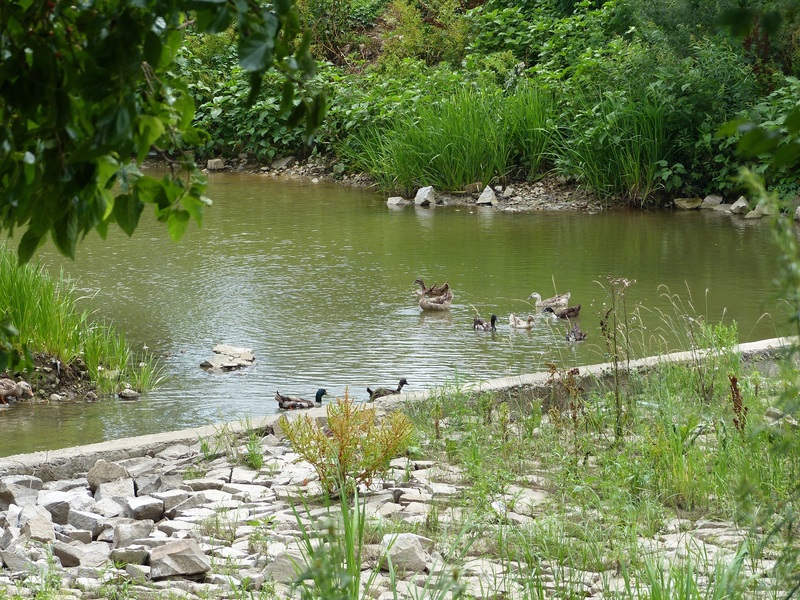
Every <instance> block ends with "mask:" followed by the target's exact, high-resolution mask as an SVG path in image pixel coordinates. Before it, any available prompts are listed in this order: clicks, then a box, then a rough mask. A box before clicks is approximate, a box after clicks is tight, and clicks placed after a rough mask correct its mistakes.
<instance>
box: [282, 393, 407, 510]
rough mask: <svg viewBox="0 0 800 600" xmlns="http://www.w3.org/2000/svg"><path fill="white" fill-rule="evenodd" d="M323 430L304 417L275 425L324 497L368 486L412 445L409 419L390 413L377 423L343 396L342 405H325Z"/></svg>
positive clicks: (372, 411) (368, 411)
mask: <svg viewBox="0 0 800 600" xmlns="http://www.w3.org/2000/svg"><path fill="white" fill-rule="evenodd" d="M327 412H328V423H327V428H326V429H323V428H322V427H321V426H320V425H319V423H317V421H315V420H313V419H311V417H309V416H308V415H301V416H299V417H298V418H297V419H295V420H293V421H290V420H289V419H287V418H286V417H285V416H284V417H282V418H281V420H280V424H281V427H282V428H283V430H284V431H285V432H286V437H287V438H289V441H290V442H291V443H292V447H293V448H294V450H295V451H296V452H297V453H298V454H300V455H301V456H302V457H303V458H304V459H305V460H307V461H308V462H310V463H311V465H312V466H313V467H314V469H315V470H316V471H317V474H318V475H319V478H320V482H321V483H322V485H323V486H324V487H325V490H326V491H327V492H328V493H329V494H334V493H336V492H337V491H339V489H340V485H339V482H343V481H344V482H347V489H348V490H353V489H354V488H355V485H356V484H359V483H366V484H369V482H371V480H372V478H373V477H374V476H375V474H376V473H378V472H379V471H381V470H384V469H386V467H388V464H389V461H390V460H391V459H392V458H394V457H395V456H398V455H399V454H401V453H402V452H404V451H405V449H406V448H407V447H408V445H409V444H410V443H411V439H412V427H411V422H410V421H409V419H408V417H406V416H405V415H404V414H403V413H401V412H393V413H391V414H390V415H388V416H387V417H385V418H384V419H383V420H381V421H380V422H379V421H378V419H377V415H376V411H375V409H374V408H366V407H363V406H358V405H356V404H355V402H353V400H352V399H351V398H349V397H348V395H347V393H345V397H344V398H343V399H337V401H336V402H332V403H330V404H328V408H327Z"/></svg>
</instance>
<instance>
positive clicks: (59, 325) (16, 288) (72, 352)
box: [0, 246, 163, 393]
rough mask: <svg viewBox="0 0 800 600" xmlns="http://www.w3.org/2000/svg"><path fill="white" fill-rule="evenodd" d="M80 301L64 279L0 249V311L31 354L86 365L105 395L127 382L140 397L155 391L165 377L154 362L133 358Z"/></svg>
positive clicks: (121, 337)
mask: <svg viewBox="0 0 800 600" xmlns="http://www.w3.org/2000/svg"><path fill="white" fill-rule="evenodd" d="M77 300H78V298H77V297H76V295H75V286H74V284H73V283H71V282H70V281H69V280H67V279H66V278H65V277H64V275H63V273H62V275H61V276H60V277H59V279H58V280H55V279H53V278H52V277H50V275H49V274H47V273H46V272H45V271H44V270H43V269H42V268H41V266H39V265H18V264H17V258H16V255H15V254H14V253H13V252H11V251H9V250H7V249H6V247H5V246H0V311H2V312H3V313H4V314H5V316H7V317H9V318H10V319H11V320H12V321H13V323H14V325H15V326H16V327H17V329H19V339H20V341H21V342H22V343H24V344H26V345H27V347H28V349H29V350H30V351H31V352H32V353H34V354H36V353H40V354H46V355H50V356H52V357H54V358H56V359H58V360H60V361H61V362H62V364H64V365H71V364H73V363H75V362H76V361H77V360H78V359H79V358H80V359H82V360H83V362H84V364H85V366H86V369H87V371H88V373H89V376H90V377H91V379H92V381H93V382H94V383H95V385H96V387H97V389H98V391H100V392H101V393H107V392H114V391H116V390H117V388H118V387H119V386H122V385H124V383H126V382H127V383H130V384H131V385H132V386H133V387H134V388H135V389H138V390H139V391H147V390H148V389H152V388H154V387H156V386H157V385H158V384H159V383H160V382H161V380H162V379H163V376H162V375H161V372H160V368H159V366H158V364H157V362H156V361H154V360H153V358H152V356H149V355H145V356H139V357H137V356H134V353H133V352H132V351H131V348H130V346H129V345H128V344H127V342H126V341H125V336H124V335H123V334H122V333H121V332H119V331H118V330H117V329H116V328H115V327H113V326H112V325H108V324H105V323H102V322H99V321H96V320H94V319H92V314H91V313H90V312H89V311H86V310H80V309H79V308H78V306H77Z"/></svg>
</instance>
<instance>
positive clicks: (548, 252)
mask: <svg viewBox="0 0 800 600" xmlns="http://www.w3.org/2000/svg"><path fill="white" fill-rule="evenodd" d="M209 195H210V196H211V197H212V198H213V199H214V206H213V207H212V208H210V209H209V210H208V211H207V213H206V218H205V222H204V224H203V227H202V228H200V229H198V228H197V227H194V226H192V227H190V229H189V231H188V233H187V234H186V236H185V237H184V239H183V240H182V241H181V242H179V243H173V242H172V241H170V239H169V237H168V235H167V232H166V228H165V227H164V226H163V225H162V224H158V223H155V222H154V221H153V220H152V219H149V218H148V219H145V218H143V220H142V223H141V225H140V227H139V229H138V230H137V232H136V234H135V235H134V236H133V238H131V239H129V238H127V237H126V236H125V235H124V234H122V233H117V232H114V233H112V234H110V235H109V237H108V239H107V240H105V241H103V240H100V239H99V237H98V236H96V235H93V236H89V237H88V238H87V239H86V240H85V241H84V242H83V243H82V244H81V246H80V248H79V256H78V259H77V260H76V261H75V262H70V261H68V260H64V259H62V258H60V257H59V256H57V255H55V254H54V253H53V252H46V253H45V255H44V258H45V263H46V264H47V265H48V268H50V269H52V271H53V272H54V273H56V274H57V273H58V270H59V269H61V268H62V267H63V268H64V269H65V271H66V272H68V273H69V274H70V276H71V277H73V278H75V279H76V280H77V282H78V288H79V290H80V293H81V294H82V295H84V296H86V299H85V300H82V302H84V303H85V306H88V307H90V308H92V309H93V310H95V311H96V314H97V315H98V316H99V317H103V318H106V319H110V320H112V321H113V322H114V323H115V324H116V325H117V326H118V327H119V328H120V329H121V330H122V331H124V332H125V334H126V336H127V337H128V339H129V341H131V342H132V344H133V345H134V347H136V348H141V347H142V346H144V345H147V347H148V348H149V349H150V350H151V351H155V352H157V353H158V354H163V355H165V356H166V357H165V358H163V359H162V364H163V367H164V369H165V372H166V373H167V374H168V379H167V382H166V384H165V385H164V386H163V387H162V388H161V389H159V390H157V391H154V392H152V393H150V394H147V395H146V396H144V397H142V398H141V399H140V400H138V401H135V402H123V401H119V400H116V399H103V400H101V401H99V402H95V403H90V404H89V403H83V402H80V403H62V404H56V403H51V404H49V405H41V406H22V405H16V406H14V407H13V408H11V409H4V410H2V411H0V421H2V427H3V433H4V435H3V436H2V439H1V440H0V456H7V455H10V454H15V453H20V452H30V451H34V450H42V449H52V448H58V447H64V446H71V445H76V444H86V443H92V442H98V441H103V440H108V439H115V438H120V437H127V436H132V435H139V434H145V433H154V432H159V431H167V430H173V429H180V428H186V427H193V426H199V425H205V424H209V423H215V422H222V421H227V420H236V419H239V418H245V417H247V416H260V415H264V414H270V413H273V412H275V411H276V406H275V402H274V400H273V396H274V394H275V391H276V390H280V391H281V392H282V393H288V394H293V395H301V396H305V397H312V396H313V393H314V391H315V390H316V389H317V388H318V387H326V388H327V389H328V391H329V392H331V393H333V394H336V395H338V396H341V395H343V394H344V392H345V390H349V393H350V394H351V396H354V397H355V398H357V399H359V400H365V399H366V397H367V395H366V390H365V388H366V386H375V385H384V386H385V385H391V386H394V385H396V383H397V381H398V379H399V378H400V377H406V378H407V379H408V381H409V383H410V387H409V388H408V389H409V391H414V390H424V389H428V388H431V387H434V386H440V385H443V384H447V383H454V382H457V381H458V382H470V381H478V380H484V379H490V378H495V377H500V376H507V375H514V374H520V373H527V372H532V371H537V370H540V369H541V368H542V366H543V364H544V363H547V362H550V361H555V362H557V363H558V364H559V365H563V366H572V365H575V364H589V363H596V362H603V361H604V360H605V359H606V357H605V356H604V349H605V344H604V342H603V340H602V338H601V335H600V329H599V322H600V313H601V311H602V310H603V307H604V303H605V302H607V300H608V294H607V292H606V290H605V288H607V287H608V283H607V279H606V277H607V276H608V275H612V276H615V277H627V278H629V279H635V280H636V284H635V285H633V286H632V287H631V288H630V289H629V292H628V307H629V310H631V311H632V313H633V312H634V309H635V308H636V307H637V306H638V307H640V310H639V312H640V315H639V316H635V319H634V320H635V321H636V323H637V324H639V326H640V329H639V332H640V333H638V334H637V336H636V340H637V344H643V343H644V342H647V343H648V344H650V345H651V346H652V347H651V351H654V352H658V351H663V350H665V348H666V346H665V344H669V347H670V348H674V347H676V346H677V345H678V341H677V340H676V339H674V338H675V336H674V335H673V331H674V329H675V325H674V323H675V322H678V323H680V322H682V319H683V317H682V315H683V314H684V313H689V314H691V315H692V316H702V317H703V318H704V319H706V320H707V321H710V322H716V321H719V320H721V319H724V320H725V321H728V322H729V321H731V320H735V321H736V322H737V323H738V326H739V332H740V340H741V341H750V340H755V339H761V338H766V337H774V336H775V335H777V334H778V333H781V332H783V331H782V330H783V329H784V327H783V325H782V323H783V321H784V317H782V316H780V310H781V308H780V305H779V303H778V302H777V301H776V299H775V296H776V294H775V291H774V283H773V280H774V278H775V265H776V261H775V260H774V258H773V254H774V250H773V246H772V243H771V241H770V232H769V229H768V224H767V223H766V222H765V221H764V222H761V221H757V222H753V221H744V220H742V219H741V218H739V217H730V216H726V215H721V214H717V213H708V212H706V213H699V212H697V211H693V212H677V213H670V212H663V213H641V212H627V211H624V212H604V213H599V214H594V215H589V214H582V213H573V212H567V211H554V212H535V213H523V214H520V213H516V214H506V213H501V212H499V211H496V210H493V209H477V208H467V207H461V208H455V207H437V208H433V209H423V208H415V207H413V206H409V207H404V208H400V209H394V208H389V207H387V206H386V204H385V202H384V199H383V198H382V197H381V196H379V195H376V194H374V193H371V192H369V191H363V190H354V189H348V188H343V187H339V186H335V185H328V184H312V183H310V182H288V183H287V182H276V181H274V180H272V179H269V178H266V177H263V176H258V175H242V174H227V173H226V174H215V175H213V176H212V177H211V181H210V188H209ZM417 277H422V278H423V279H425V280H426V281H428V282H429V283H433V282H443V281H444V280H448V281H449V282H450V285H451V286H452V288H453V289H454V292H455V300H454V303H453V306H452V308H451V310H450V311H449V312H446V313H436V314H424V313H421V312H420V310H419V307H418V306H417V304H416V300H415V296H414V294H413V290H414V285H413V281H414V279H416V278H417ZM533 291H538V292H539V293H541V294H542V295H543V296H548V295H552V294H553V293H555V292H556V291H558V292H564V291H570V292H571V293H572V303H575V304H578V303H579V304H581V305H582V312H581V316H580V320H579V322H580V327H581V329H583V330H584V331H586V332H587V333H588V335H589V337H588V340H587V341H586V342H583V343H580V344H574V343H572V344H570V343H567V342H566V341H565V340H564V334H565V333H566V330H567V325H566V323H564V322H563V321H559V322H555V323H554V322H549V321H546V320H539V321H537V323H536V324H535V325H534V328H533V329H532V330H530V331H518V332H517V331H512V330H510V329H509V327H508V315H509V313H511V312H514V313H517V314H523V315H527V314H528V313H529V312H531V311H532V310H533V307H532V306H531V304H529V303H528V302H527V301H526V298H527V297H528V295H529V294H530V293H531V292H533ZM667 291H668V292H669V293H671V294H673V295H674V297H673V298H670V297H669V295H668V294H666V293H665V292H667ZM476 313H477V314H480V315H481V316H483V317H485V318H488V317H489V316H490V315H491V314H492V313H494V314H497V315H498V317H499V322H500V324H501V327H500V328H499V330H498V331H497V332H496V333H494V334H491V333H477V332H475V331H473V330H472V327H471V323H472V317H473V315H474V314H476ZM659 313H663V315H662V314H659ZM665 315H666V317H668V318H665V317H664V316H665ZM639 319H641V320H639ZM679 337H680V336H679ZM663 340H667V341H666V342H664V341H663ZM218 343H226V344H231V345H235V346H245V347H249V348H253V349H254V351H255V354H256V359H257V362H256V364H255V365H254V366H252V367H250V368H247V369H244V370H241V371H238V372H232V373H224V374H218V373H207V372H205V371H203V370H202V369H200V367H199V364H200V362H201V361H202V360H204V359H206V358H208V357H210V356H211V348H212V347H213V346H214V345H215V344H218ZM642 352H643V353H644V351H642Z"/></svg>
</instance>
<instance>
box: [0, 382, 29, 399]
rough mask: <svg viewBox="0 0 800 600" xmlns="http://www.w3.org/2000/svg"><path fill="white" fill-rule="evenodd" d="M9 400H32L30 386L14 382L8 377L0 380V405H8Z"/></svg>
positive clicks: (25, 383) (26, 383)
mask: <svg viewBox="0 0 800 600" xmlns="http://www.w3.org/2000/svg"><path fill="white" fill-rule="evenodd" d="M11 398H15V399H20V398H33V388H32V387H31V384H30V383H28V382H27V381H14V380H13V379H11V378H10V377H8V376H4V377H2V378H0V404H8V401H9V399H11Z"/></svg>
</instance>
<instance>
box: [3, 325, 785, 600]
mask: <svg viewBox="0 0 800 600" xmlns="http://www.w3.org/2000/svg"><path fill="white" fill-rule="evenodd" d="M704 335H707V336H708V337H707V338H704V339H705V341H707V342H709V343H710V351H709V352H708V354H706V355H705V357H704V358H705V360H703V361H700V360H698V361H691V360H690V361H689V362H688V363H684V364H667V363H660V364H658V365H657V366H655V367H654V368H652V369H651V370H649V371H648V372H647V374H646V375H643V374H637V373H636V372H633V373H631V374H630V376H629V377H625V378H624V379H623V378H616V377H606V378H604V379H602V380H600V379H598V380H594V381H592V382H591V385H589V382H586V381H582V380H580V379H579V378H576V377H574V374H572V373H570V372H559V371H555V372H553V373H552V377H551V379H550V382H549V384H548V385H549V388H550V390H551V393H550V394H549V395H548V394H545V396H546V398H545V400H544V401H543V402H542V401H540V400H539V399H535V398H533V397H532V396H529V395H527V394H526V393H525V392H524V391H520V392H518V393H516V394H508V393H503V392H480V391H478V392H477V393H476V392H475V391H468V390H466V389H461V388H459V386H458V385H457V384H455V385H452V386H446V387H444V388H442V389H440V390H435V391H434V392H433V393H432V394H431V395H430V396H429V397H428V398H426V399H425V400H423V401H416V402H403V401H400V402H397V401H393V402H392V406H391V409H390V408H389V407H388V406H384V405H383V403H382V402H380V401H379V402H376V403H375V404H374V405H373V407H374V409H377V411H378V412H380V413H381V414H384V413H385V414H386V415H388V416H389V417H390V418H389V419H383V420H382V424H380V425H379V423H378V422H377V421H374V420H372V419H371V418H367V419H365V418H364V417H365V413H364V411H363V410H357V409H355V407H354V406H352V402H351V401H350V400H349V399H348V398H346V397H345V398H338V399H337V400H335V401H333V402H332V403H329V404H328V405H327V406H326V408H325V409H318V410H314V411H312V412H313V413H314V414H313V418H311V419H306V413H304V412H302V411H295V412H290V413H288V417H289V419H290V422H287V421H283V420H279V421H278V422H277V423H274V424H273V425H272V426H271V427H266V428H265V427H261V426H255V425H254V424H253V423H245V422H243V423H241V427H239V428H236V429H238V431H234V428H229V427H226V426H220V427H218V428H216V430H215V431H214V433H213V434H209V435H204V436H203V437H201V438H200V439H198V440H197V441H196V443H194V444H191V445H175V446H171V447H169V448H167V449H165V450H163V451H159V452H158V453H154V455H153V456H150V455H147V456H141V457H138V458H131V457H129V458H118V459H116V460H114V461H113V462H109V463H106V461H104V460H98V461H97V463H96V464H95V465H94V467H92V468H90V469H89V470H88V473H74V474H72V475H71V476H70V478H69V479H64V480H58V479H52V478H51V477H48V476H47V472H48V471H47V469H46V468H45V469H43V470H42V471H41V472H40V473H39V475H41V478H39V477H35V476H27V479H25V476H16V479H15V481H16V482H17V483H16V484H15V485H17V486H18V487H19V485H20V482H21V481H22V480H23V479H24V481H25V482H26V483H25V486H26V489H28V490H34V491H35V490H37V489H39V488H40V489H41V491H39V492H38V493H33V494H31V493H30V491H28V492H25V493H23V491H22V489H21V487H20V488H19V489H17V487H13V485H12V484H11V482H10V480H9V481H8V482H7V485H10V486H11V487H10V488H9V490H11V491H12V492H13V493H14V494H16V495H15V498H16V499H18V501H19V502H20V508H23V510H22V511H21V512H20V511H19V509H16V510H17V512H19V518H22V519H23V520H26V522H28V521H27V520H28V519H31V518H32V517H31V516H30V515H32V514H35V513H36V511H33V510H31V509H28V510H27V511H26V510H24V508H25V506H26V505H28V504H29V503H34V504H35V503H36V501H37V499H38V502H39V504H42V505H44V506H49V507H50V508H48V509H46V510H45V513H46V514H52V521H51V522H49V525H48V524H47V523H44V522H43V521H42V520H41V519H40V520H38V521H36V524H37V525H36V527H35V528H34V527H33V526H32V525H29V526H28V529H29V530H30V531H35V533H36V536H37V537H38V538H39V539H40V541H38V542H37V541H35V540H25V539H24V537H25V536H24V535H21V534H17V533H12V535H13V536H17V535H19V537H18V538H16V540H17V541H15V542H14V543H13V544H10V549H9V550H7V551H6V554H4V555H3V556H4V560H6V562H8V561H13V560H16V561H19V562H17V563H14V564H24V565H25V568H24V569H22V570H19V572H18V573H17V574H11V573H10V572H9V571H7V570H0V582H2V584H3V585H2V586H0V598H3V600H17V599H18V598H23V597H29V596H33V597H36V598H38V599H40V600H50V599H53V600H56V599H60V598H67V597H71V596H77V597H80V598H85V599H87V600H89V599H94V598H109V597H111V598H118V599H120V600H124V599H128V598H130V599H134V598H163V599H166V600H177V598H184V599H186V598H188V599H190V600H194V599H201V600H203V599H205V600H209V599H216V598H220V599H222V598H225V599H228V598H231V599H232V598H247V599H249V600H274V599H278V598H289V597H292V598H302V599H311V598H324V599H325V600H329V599H331V598H341V599H345V598H347V599H350V600H358V599H361V598H368V597H369V598H383V599H385V600H389V599H394V598H400V597H402V598H412V599H422V598H425V599H429V598H441V599H443V600H444V599H449V600H453V599H457V598H497V597H503V598H508V599H514V600H516V599H519V600H545V599H546V598H558V599H562V598H563V599H569V598H587V597H588V598H598V599H599V598H616V599H619V600H644V599H650V600H655V599H656V598H665V599H666V598H669V599H670V600H683V599H685V600H699V599H709V600H710V599H715V598H718V599H722V598H726V599H728V600H738V599H748V600H749V599H774V600H777V599H778V598H784V597H787V593H788V592H789V590H790V589H791V586H792V585H793V582H794V581H796V577H797V572H796V567H797V563H796V561H795V560H794V558H795V557H796V551H797V548H796V546H794V545H793V544H795V543H796V539H797V538H796V535H797V533H798V532H797V529H796V527H797V526H796V523H794V522H793V521H792V520H791V518H789V520H788V521H787V520H786V518H785V517H786V516H787V514H786V513H785V512H784V511H786V510H791V508H790V507H791V505H792V503H793V502H794V500H795V499H796V491H797V490H796V488H797V477H796V475H797V466H798V464H800V463H798V455H797V454H796V449H797V446H795V447H794V451H792V452H786V451H785V446H784V444H786V443H790V440H792V439H794V438H796V437H797V435H798V424H797V422H796V421H795V420H793V419H792V418H791V417H790V416H788V415H786V414H785V413H783V412H782V411H781V410H780V409H778V408H776V404H779V403H780V402H781V400H780V399H781V397H782V396H783V395H784V393H785V389H784V386H785V380H784V377H789V376H792V375H795V376H796V370H797V364H796V362H794V361H793V360H792V356H793V355H792V353H791V349H789V353H788V355H787V354H786V353H783V352H778V353H773V354H772V355H770V357H769V359H768V360H765V359H763V358H754V357H749V358H747V359H745V358H743V357H742V356H741V355H739V354H738V353H736V352H735V350H734V346H733V345H731V344H730V342H731V339H732V337H735V330H734V329H732V328H727V327H709V328H708V329H705V330H704ZM623 381H624V383H623ZM617 394H621V395H622V398H623V400H622V403H618V402H617V400H616V396H617ZM395 400H396V399H395ZM370 410H372V408H371V409H370ZM322 413H325V414H324V415H323V414H322ZM367 416H369V415H367ZM620 418H621V419H622V421H623V423H624V430H623V431H622V432H621V433H620V434H618V433H617V432H616V429H617V422H618V419H620ZM409 425H410V426H411V428H412V429H411V431H413V434H412V436H411V437H410V438H409V437H408V432H409V429H408V426H409ZM317 427H321V428H326V429H327V434H325V435H324V440H325V441H324V442H323V443H322V445H321V446H319V447H312V446H309V445H304V444H303V443H302V442H303V439H311V438H313V437H315V435H316V434H315V433H314V431H313V430H314V428H317ZM319 431H323V429H320V430H319ZM355 431H359V432H361V433H362V434H363V435H352V434H353V433H354V432H355ZM401 440H402V441H401ZM384 441H385V442H386V444H384ZM398 441H401V444H400V445H401V446H402V447H404V448H405V450H404V451H403V452H402V453H401V456H399V457H396V458H394V457H393V451H392V450H391V448H394V449H398V448H399V447H400V446H397V445H395V442H398ZM390 442H391V443H390ZM367 447H371V448H372V449H373V450H374V452H371V453H366V452H365V453H364V454H363V455H362V454H361V451H362V450H365V449H366V448H367ZM383 450H385V451H386V453H385V454H382V453H381V451H383ZM366 455H368V456H369V461H368V462H370V464H369V465H367V464H366V463H365V462H364V461H363V460H362V459H363V457H364V456H366ZM333 456H339V457H340V458H339V459H338V460H335V461H331V460H330V459H331V457H333ZM754 457H759V458H760V460H753V458H754ZM20 477H22V479H20ZM357 482H359V483H357ZM743 484H745V487H744V488H742V485H743ZM123 490H128V491H125V492H123ZM134 490H138V492H134ZM111 496H113V500H114V501H113V502H112V501H111V500H112V498H111ZM101 498H102V499H101ZM56 499H57V500H58V502H55V503H54V500H56ZM64 503H66V505H68V506H69V507H70V510H69V516H67V524H66V525H65V524H60V523H59V520H58V519H60V518H61V517H63V516H64V515H65V514H66V513H65V512H64V509H63V504H64ZM115 505H117V508H116V509H115V508H114V506H115ZM115 510H116V512H115ZM17 512H14V515H17ZM43 514H44V513H43ZM57 515H61V517H58V516H57ZM15 518H16V517H15ZM45 520H46V519H45ZM78 523H83V524H84V526H83V528H84V529H85V528H86V525H87V524H89V523H91V529H90V530H87V531H86V533H88V534H90V535H89V536H85V535H84V534H83V533H81V529H82V528H81V527H77V524H78ZM22 530H24V526H23V527H21V528H20V529H15V530H14V531H22ZM48 530H52V531H53V532H54V534H56V533H57V535H58V540H56V541H55V542H50V543H48V542H47V541H46V539H45V537H46V532H47V531H48ZM112 532H113V536H112V535H111V533H112ZM187 544H188V547H187ZM177 548H180V553H181V554H180V556H183V557H184V558H183V559H181V560H170V559H167V561H166V563H165V560H164V556H163V555H164V554H167V555H169V554H168V550H169V551H176V552H177V551H178V550H176V549H177ZM793 548H794V550H792V549H793Z"/></svg>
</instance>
